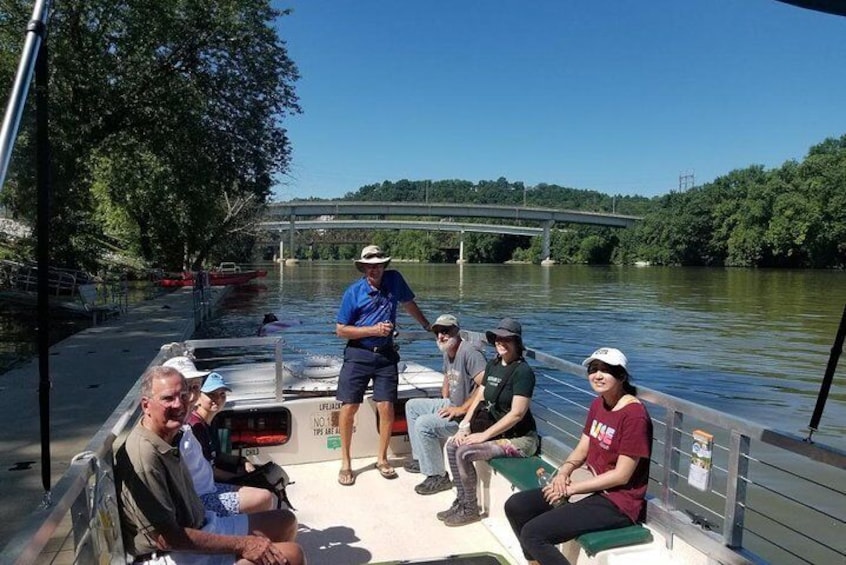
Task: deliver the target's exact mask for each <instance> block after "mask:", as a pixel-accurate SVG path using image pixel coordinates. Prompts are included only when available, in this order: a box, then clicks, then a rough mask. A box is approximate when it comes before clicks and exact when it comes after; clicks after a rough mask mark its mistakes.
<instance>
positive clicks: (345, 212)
mask: <svg viewBox="0 0 846 565" xmlns="http://www.w3.org/2000/svg"><path fill="white" fill-rule="evenodd" d="M315 216H318V217H320V216H322V217H326V216H331V217H332V219H321V220H300V221H297V218H298V217H300V218H304V217H315ZM338 216H373V217H374V219H371V220H345V221H341V220H337V219H336V218H337V217H338ZM386 216H424V217H434V218H440V219H441V221H438V222H427V221H399V220H396V221H389V220H385V219H384V218H385V217H386ZM265 217H266V221H264V222H261V223H260V224H259V226H260V227H262V228H263V229H266V230H267V231H277V232H279V233H280V234H281V233H282V232H285V231H287V232H288V234H289V238H290V239H289V241H290V248H291V255H292V257H293V250H294V249H295V247H294V234H295V231H296V229H298V228H299V229H374V228H380V227H382V228H384V229H418V230H427V231H455V232H459V233H461V234H463V233H464V232H465V231H476V232H487V233H508V234H514V235H528V236H535V235H541V236H542V237H543V251H542V254H543V257H544V258H545V260H547V259H548V258H549V253H550V251H549V249H550V230H551V229H552V227H553V226H554V225H555V224H556V223H576V224H589V225H595V226H606V227H615V228H627V227H631V226H633V225H634V224H635V223H636V222H637V221H638V220H640V219H641V218H639V217H637V216H624V215H620V214H608V213H602V212H581V211H576V210H559V209H556V208H527V207H522V206H497V205H490V204H471V203H467V204H451V203H421V202H353V201H291V202H279V203H272V204H270V205H269V206H268V212H267V214H266V215H265ZM457 217H461V218H488V219H501V220H506V221H511V222H520V223H521V224H522V223H527V222H530V223H537V224H540V225H539V227H530V226H525V225H513V224H473V223H456V222H454V218H457ZM444 220H446V221H444ZM459 249H460V251H459V261H463V260H464V238H463V235H462V237H461V239H460V248H459ZM279 257H280V258H282V257H284V249H283V243H282V239H281V238H280V243H279Z"/></svg>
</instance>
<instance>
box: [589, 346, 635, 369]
mask: <svg viewBox="0 0 846 565" xmlns="http://www.w3.org/2000/svg"><path fill="white" fill-rule="evenodd" d="M591 361H602V362H603V363H605V364H606V365H613V366H615V367H622V368H623V369H625V371H626V372H627V373H628V372H629V368H628V364H629V360H628V359H626V356H625V355H623V352H622V351H620V350H619V349H614V348H613V347H600V348H599V349H597V350H596V351H594V352H593V353H591V354H590V357H588V358H587V359H585V360H584V361H582V365H583V366H585V367H587V366H588V365H590V362H591Z"/></svg>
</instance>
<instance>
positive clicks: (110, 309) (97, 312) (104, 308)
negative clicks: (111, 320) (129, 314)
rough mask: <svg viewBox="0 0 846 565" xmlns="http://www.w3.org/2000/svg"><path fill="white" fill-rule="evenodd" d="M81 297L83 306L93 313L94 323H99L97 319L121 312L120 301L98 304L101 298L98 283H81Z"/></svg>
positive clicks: (79, 289)
mask: <svg viewBox="0 0 846 565" xmlns="http://www.w3.org/2000/svg"><path fill="white" fill-rule="evenodd" d="M77 288H78V291H79V299H80V300H81V301H82V306H83V307H84V308H85V311H86V312H89V313H91V317H92V319H93V323H94V325H95V326H96V325H97V319H98V318H99V319H100V320H104V319H106V318H107V317H109V316H117V315H118V314H120V313H121V310H122V308H121V305H120V304H119V303H111V304H97V300H98V298H99V296H98V293H97V285H95V284H81V285H79V287H77Z"/></svg>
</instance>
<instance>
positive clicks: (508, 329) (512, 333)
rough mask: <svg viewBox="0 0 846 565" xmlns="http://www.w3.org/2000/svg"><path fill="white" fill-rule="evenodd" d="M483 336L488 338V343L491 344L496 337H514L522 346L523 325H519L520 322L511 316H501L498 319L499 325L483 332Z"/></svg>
mask: <svg viewBox="0 0 846 565" xmlns="http://www.w3.org/2000/svg"><path fill="white" fill-rule="evenodd" d="M485 337H487V338H488V343H490V344H491V345H493V343H494V340H495V339H496V338H497V337H516V338H517V341H518V342H519V343H520V347H522V346H523V326H521V325H520V322H518V321H517V320H514V319H511V318H503V319H502V320H500V322H499V325H498V326H497V327H496V329H493V330H488V331H486V332H485Z"/></svg>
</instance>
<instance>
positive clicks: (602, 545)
mask: <svg viewBox="0 0 846 565" xmlns="http://www.w3.org/2000/svg"><path fill="white" fill-rule="evenodd" d="M488 465H490V467H491V469H493V470H494V471H496V472H497V473H499V474H500V475H502V476H503V477H504V478H505V479H507V480H508V481H509V482H510V483H511V486H512V487H513V488H515V489H518V490H531V489H534V488H538V479H537V470H538V469H539V468H541V467H543V468H544V469H546V472H547V473H549V474H552V473H553V472H555V466H554V465H552V464H550V463H548V462H547V461H545V460H544V459H542V458H540V457H538V456H537V455H535V456H533V457H497V458H494V459H490V460H488ZM651 541H652V532H650V531H649V529H647V528H644V527H643V526H641V525H640V524H636V525H633V526H626V527H624V528H615V529H613V530H603V531H600V532H590V533H587V534H582V535H580V536H579V537H577V538H576V542H577V543H578V544H579V545H580V546H582V549H584V551H585V553H587V554H588V556H589V557H593V556H594V555H596V554H597V553H599V552H600V551H604V550H606V549H613V548H615V547H625V546H629V545H637V544H641V543H649V542H651Z"/></svg>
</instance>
